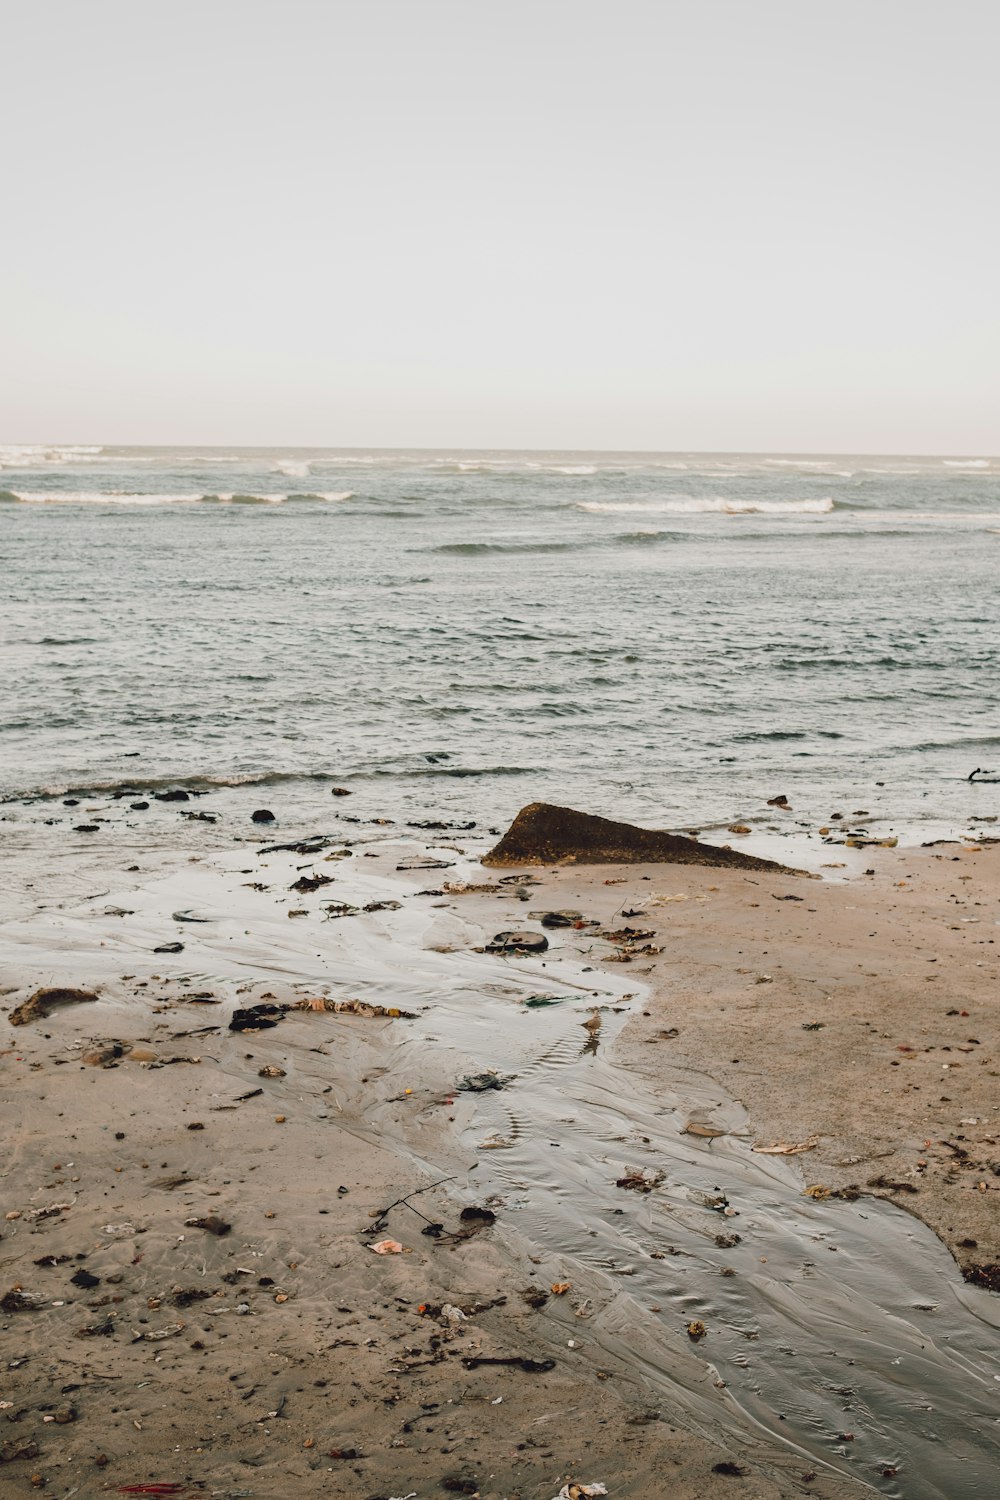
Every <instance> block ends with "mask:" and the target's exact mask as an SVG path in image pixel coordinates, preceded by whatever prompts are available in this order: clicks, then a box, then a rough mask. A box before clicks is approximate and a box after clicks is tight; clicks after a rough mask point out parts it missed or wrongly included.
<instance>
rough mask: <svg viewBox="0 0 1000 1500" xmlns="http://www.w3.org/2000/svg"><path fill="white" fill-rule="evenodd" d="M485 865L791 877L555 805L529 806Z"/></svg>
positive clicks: (769, 863)
mask: <svg viewBox="0 0 1000 1500" xmlns="http://www.w3.org/2000/svg"><path fill="white" fill-rule="evenodd" d="M482 862H483V864H484V865H555V864H569V865H617V864H669V865H720V866H726V867H728V868H731V869H735V870H774V871H780V872H782V873H785V874H787V873H789V872H788V870H787V867H786V866H785V865H779V864H775V863H774V861H773V860H770V859H755V858H754V857H753V856H752V855H750V854H741V853H740V852H739V851H738V850H736V849H720V848H717V847H716V846H715V845H714V844H702V843H699V841H698V840H697V839H691V838H686V837H685V836H684V835H683V834H677V833H661V832H660V831H659V830H658V829H650V828H635V827H633V825H632V824H631V823H614V822H612V821H611V819H610V818H596V817H594V816H593V815H592V814H590V813H582V812H576V811H575V810H574V809H573V808H572V807H557V806H556V805H555V804H554V803H552V802H531V803H529V804H528V806H527V807H522V809H521V811H520V812H519V813H518V815H517V817H516V818H515V819H514V821H513V823H512V824H511V825H510V827H509V828H508V830H507V832H506V833H505V834H504V836H503V838H502V839H501V840H500V842H499V844H497V846H496V848H494V849H491V850H490V852H489V853H488V854H487V855H484V857H483V861H482Z"/></svg>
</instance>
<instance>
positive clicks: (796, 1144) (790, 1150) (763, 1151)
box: [750, 1135, 822, 1156]
mask: <svg viewBox="0 0 1000 1500" xmlns="http://www.w3.org/2000/svg"><path fill="white" fill-rule="evenodd" d="M821 1140H822V1136H819V1135H810V1136H807V1137H806V1139H805V1140H804V1141H772V1142H771V1144H770V1145H769V1146H761V1145H755V1146H751V1147H750V1149H751V1151H756V1152H757V1154H758V1155H759V1156H799V1155H800V1154H801V1153H802V1152H803V1151H814V1150H815V1149H816V1147H817V1146H818V1145H819V1143H820V1141H821Z"/></svg>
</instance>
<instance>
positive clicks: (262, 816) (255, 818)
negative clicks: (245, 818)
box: [250, 807, 274, 823]
mask: <svg viewBox="0 0 1000 1500" xmlns="http://www.w3.org/2000/svg"><path fill="white" fill-rule="evenodd" d="M250 821H251V822H252V823H273V822H274V813H273V812H272V811H271V809H270V808H269V807H258V809H257V811H256V812H253V813H251V814H250Z"/></svg>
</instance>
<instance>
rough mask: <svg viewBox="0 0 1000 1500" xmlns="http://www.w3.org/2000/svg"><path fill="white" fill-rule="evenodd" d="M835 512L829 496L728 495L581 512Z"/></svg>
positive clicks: (602, 504)
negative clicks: (773, 497) (771, 497)
mask: <svg viewBox="0 0 1000 1500" xmlns="http://www.w3.org/2000/svg"><path fill="white" fill-rule="evenodd" d="M833 508H834V504H833V500H832V498H831V497H830V496H829V495H824V496H823V497H822V498H821V499H815V500H749V499H746V500H744V499H738V498H735V497H732V496H729V495H702V496H697V497H695V496H688V495H675V496H671V497H669V498H667V499H663V500H649V501H641V502H640V501H630V500H629V501H610V500H609V501H602V500H580V501H578V502H577V509H578V510H586V511H591V512H594V513H600V512H608V513H610V514H612V515H625V516H630V515H634V516H639V515H649V516H656V515H662V516H687V515H725V516H755V515H763V516H823V515H828V514H829V512H830V511H832V510H833Z"/></svg>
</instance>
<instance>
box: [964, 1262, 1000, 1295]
mask: <svg viewBox="0 0 1000 1500" xmlns="http://www.w3.org/2000/svg"><path fill="white" fill-rule="evenodd" d="M962 1275H963V1276H964V1277H965V1280H966V1281H970V1282H971V1283H972V1285H973V1286H984V1287H985V1288H986V1290H987V1291H989V1292H1000V1265H997V1264H981V1265H968V1266H963V1267H962Z"/></svg>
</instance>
